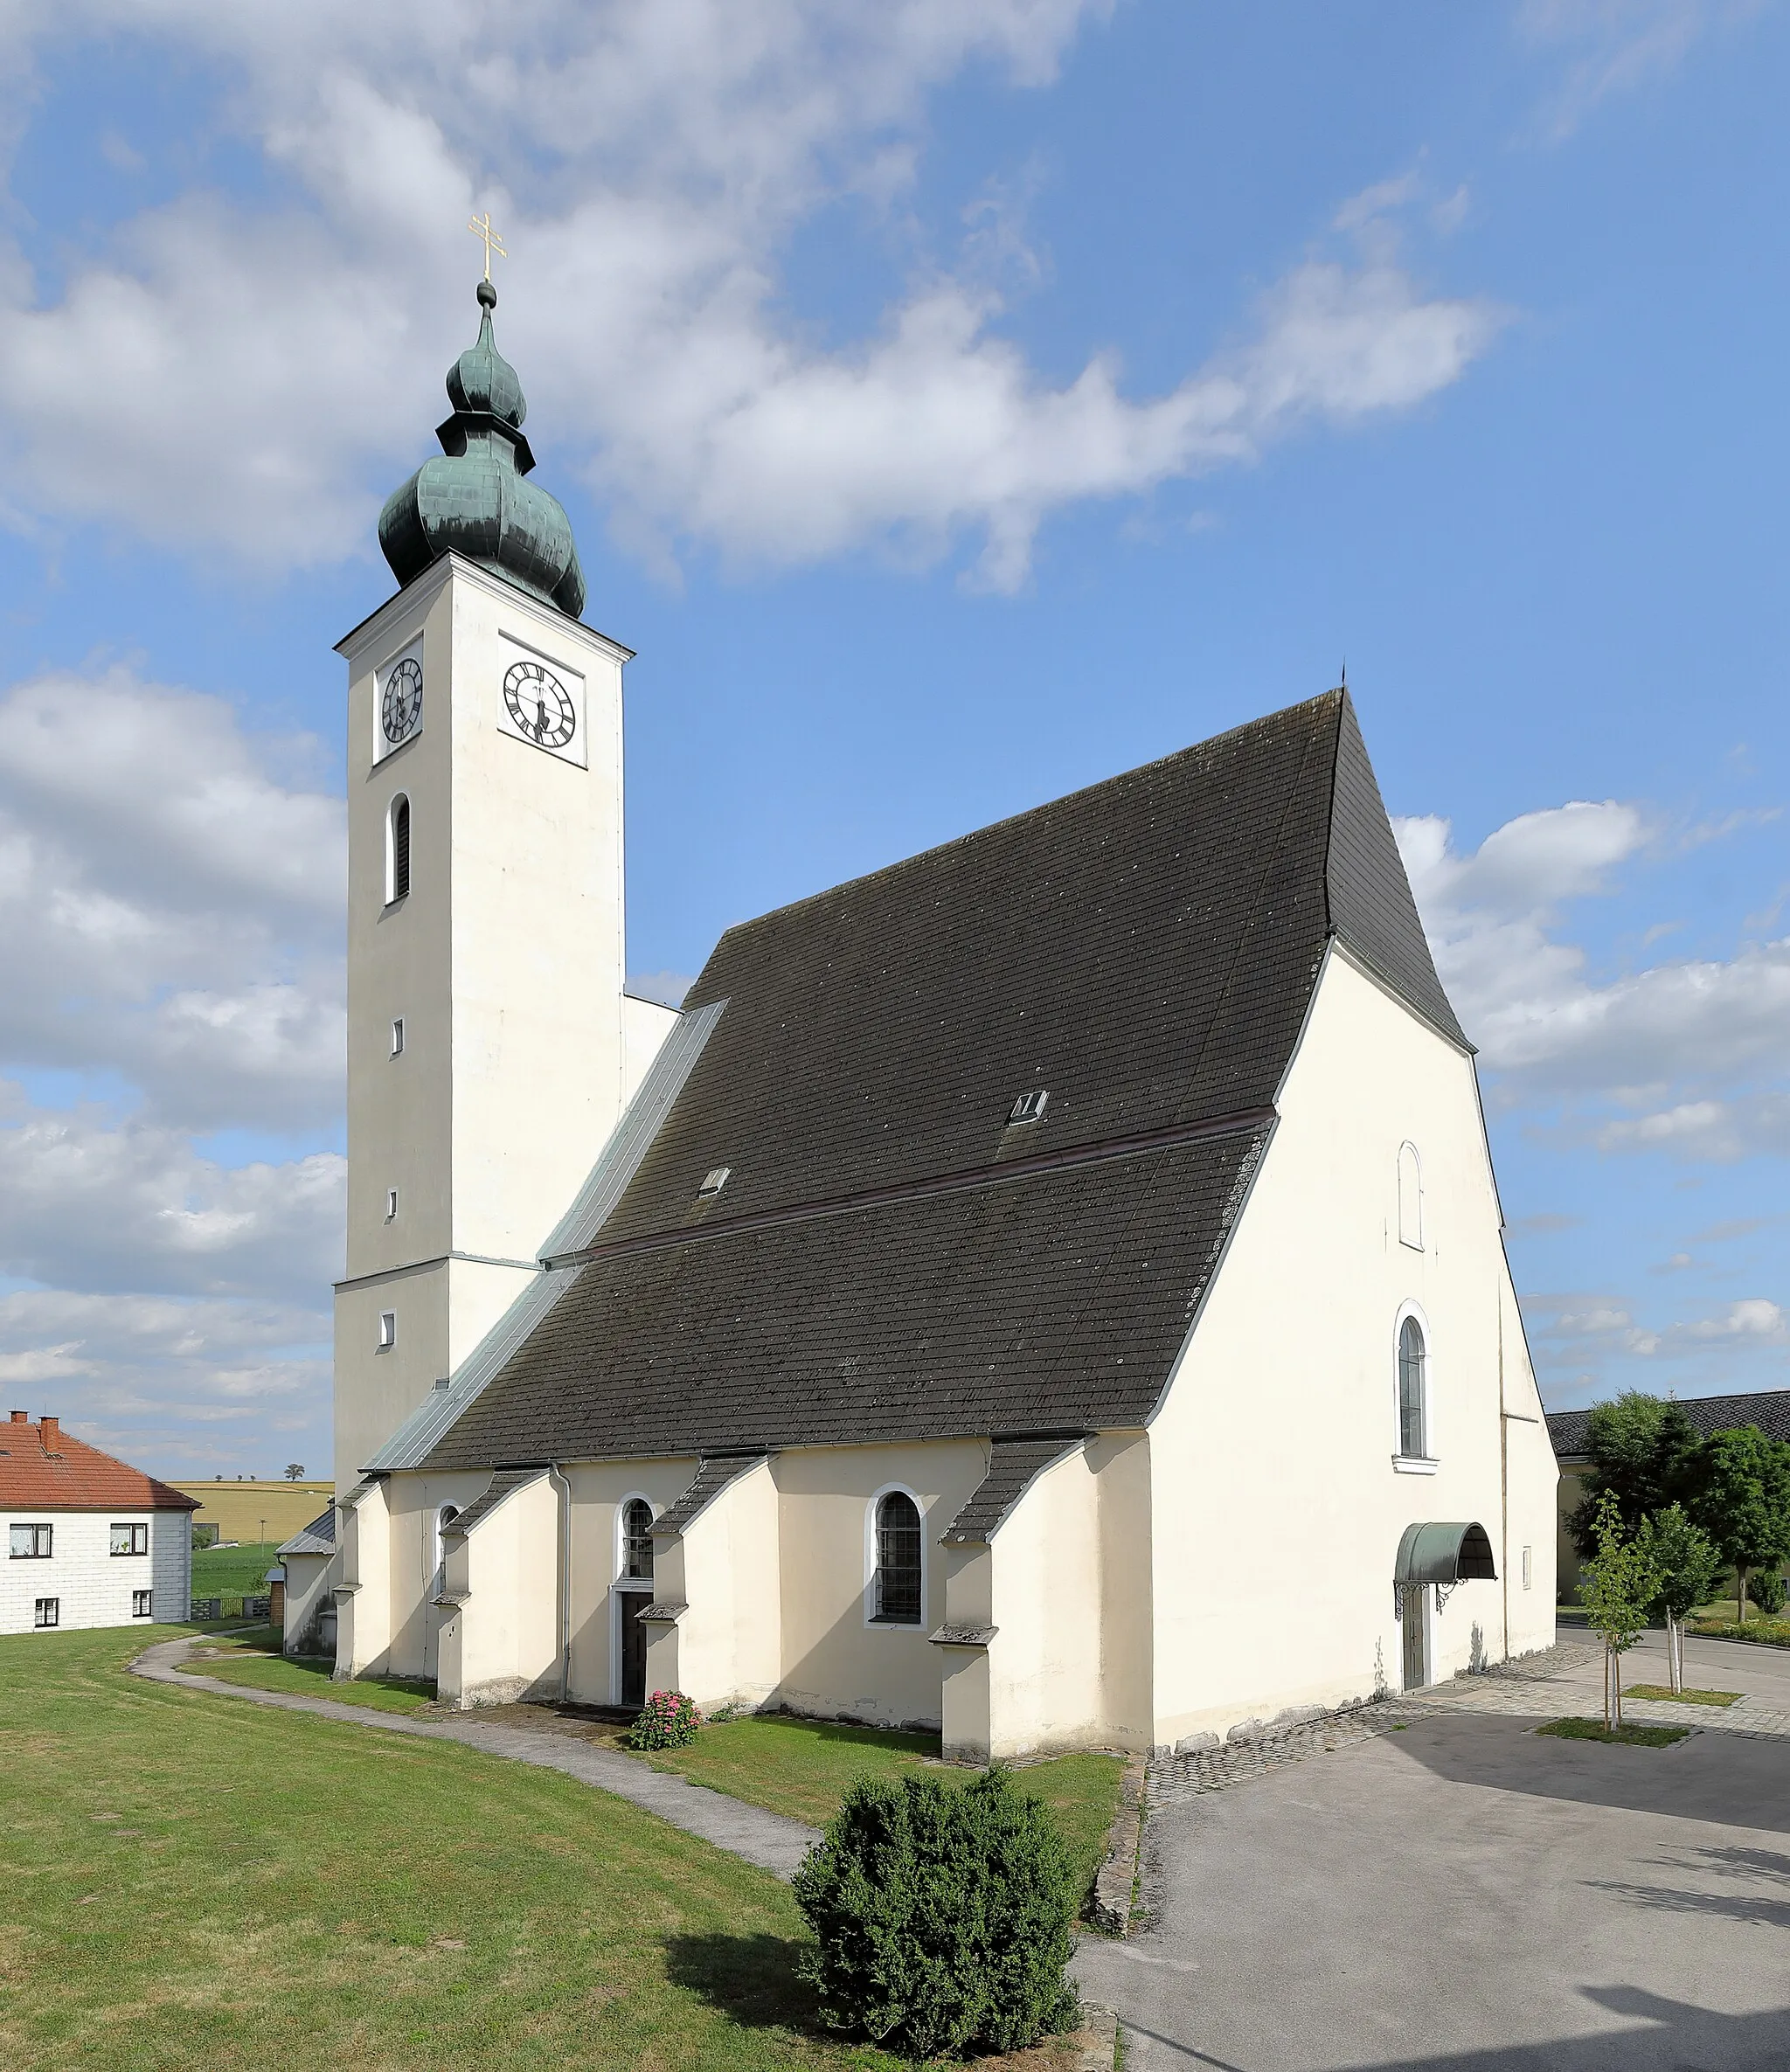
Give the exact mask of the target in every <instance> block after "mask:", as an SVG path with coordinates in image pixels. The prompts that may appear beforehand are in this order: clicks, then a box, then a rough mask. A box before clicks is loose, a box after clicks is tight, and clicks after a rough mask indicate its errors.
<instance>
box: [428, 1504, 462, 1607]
mask: <svg viewBox="0 0 1790 2072" xmlns="http://www.w3.org/2000/svg"><path fill="white" fill-rule="evenodd" d="M459 1515H460V1507H459V1505H458V1504H443V1505H442V1507H441V1509H440V1510H439V1511H437V1512H436V1514H435V1587H434V1589H433V1590H431V1591H430V1592H429V1595H430V1596H431V1597H440V1596H441V1592H442V1591H443V1590H445V1589H446V1588H447V1587H448V1549H446V1548H445V1547H444V1546H443V1545H442V1544H441V1535H442V1534H443V1533H445V1532H446V1531H447V1529H448V1527H449V1526H450V1525H452V1524H453V1522H454V1520H455V1519H456V1518H458V1517H459Z"/></svg>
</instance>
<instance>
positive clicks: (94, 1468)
mask: <svg viewBox="0 0 1790 2072" xmlns="http://www.w3.org/2000/svg"><path fill="white" fill-rule="evenodd" d="M196 1510H198V1500H197V1499H195V1498H193V1497H190V1496H188V1495H186V1494H185V1493H184V1492H182V1491H181V1490H178V1489H170V1487H169V1486H168V1485H167V1484H166V1483H165V1482H158V1481H157V1480H156V1478H155V1477H154V1476H153V1475H146V1474H144V1473H142V1471H141V1470H140V1469H137V1468H134V1467H127V1466H125V1464H124V1462H123V1461H121V1460H115V1459H114V1458H113V1457H112V1455H111V1454H109V1453H102V1452H100V1451H99V1449H98V1448H97V1447H95V1446H89V1445H85V1444H84V1443H83V1442H82V1441H81V1440H80V1439H77V1438H71V1437H70V1436H69V1434H68V1433H67V1432H66V1431H63V1430H62V1428H61V1424H60V1423H59V1420H58V1419H57V1418H55V1417H41V1418H38V1419H36V1420H33V1419H32V1418H31V1417H30V1415H29V1414H28V1413H27V1412H26V1411H24V1410H14V1411H13V1412H12V1414H11V1416H10V1417H9V1418H8V1420H7V1422H6V1423H5V1424H3V1425H0V1533H3V1534H4V1536H5V1544H6V1565H5V1567H4V1569H3V1570H0V1633H29V1632H58V1631H59V1630H60V1629H62V1628H65V1627H69V1626H123V1625H151V1624H153V1623H154V1622H155V1621H156V1620H157V1619H163V1620H170V1621H176V1622H177V1621H179V1620H182V1619H184V1618H185V1617H186V1616H187V1612H188V1610H189V1609H190V1606H191V1597H192V1523H191V1520H192V1514H193V1513H194V1512H195V1511H196Z"/></svg>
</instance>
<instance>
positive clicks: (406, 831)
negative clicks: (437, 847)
mask: <svg viewBox="0 0 1790 2072" xmlns="http://www.w3.org/2000/svg"><path fill="white" fill-rule="evenodd" d="M409 897H410V800H408V799H406V797H405V795H404V793H402V792H399V794H398V796H397V797H396V798H395V799H394V800H392V807H391V810H390V811H389V812H388V813H387V814H386V815H385V904H386V905H387V906H390V905H391V904H392V901H393V900H394V899H407V898H409Z"/></svg>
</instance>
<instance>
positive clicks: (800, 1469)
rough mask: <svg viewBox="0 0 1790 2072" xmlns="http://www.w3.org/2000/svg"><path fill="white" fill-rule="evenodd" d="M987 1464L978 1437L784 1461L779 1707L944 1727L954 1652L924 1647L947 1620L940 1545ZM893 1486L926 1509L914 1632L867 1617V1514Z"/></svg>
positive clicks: (780, 1470)
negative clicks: (945, 1682) (945, 1687)
mask: <svg viewBox="0 0 1790 2072" xmlns="http://www.w3.org/2000/svg"><path fill="white" fill-rule="evenodd" d="M987 1458H988V1456H987V1449H986V1448H985V1447H984V1446H983V1445H982V1443H981V1442H980V1441H979V1440H975V1439H947V1440H940V1441H938V1442H937V1443H935V1444H932V1445H912V1446H828V1447H813V1448H803V1449H800V1450H797V1451H794V1452H787V1453H782V1454H780V1455H778V1456H777V1459H776V1460H775V1463H774V1480H775V1482H776V1486H777V1490H778V1498H779V1501H778V1515H779V1519H780V1521H781V1536H782V1569H781V1578H780V1583H781V1627H782V1651H783V1669H782V1680H781V1683H780V1685H779V1687H778V1689H777V1692H776V1693H775V1695H774V1702H775V1703H778V1704H781V1705H784V1706H787V1708H789V1709H790V1710H792V1711H794V1712H807V1713H815V1714H820V1715H828V1716H830V1715H844V1716H847V1717H850V1718H852V1719H860V1720H864V1721H866V1722H871V1723H872V1724H878V1725H895V1724H898V1723H900V1722H923V1723H925V1724H926V1725H927V1726H929V1727H934V1728H936V1727H939V1726H940V1725H941V1710H940V1689H941V1683H942V1679H943V1675H944V1673H945V1669H946V1667H947V1665H946V1664H945V1662H944V1661H943V1660H941V1657H942V1656H943V1655H944V1654H945V1653H947V1651H946V1650H944V1649H941V1648H937V1647H934V1646H932V1645H931V1643H930V1642H929V1641H928V1639H927V1638H926V1636H927V1634H928V1633H930V1632H933V1631H934V1630H935V1629H936V1628H937V1627H938V1626H939V1625H940V1623H941V1622H942V1619H943V1617H944V1597H943V1589H944V1577H945V1555H944V1549H942V1548H940V1546H939V1544H938V1539H939V1535H940V1533H941V1532H943V1530H944V1529H945V1527H946V1525H947V1523H948V1522H949V1521H950V1520H951V1519H952V1518H953V1517H954V1515H955V1514H956V1513H957V1512H958V1511H959V1510H960V1509H961V1507H962V1506H963V1505H964V1503H965V1502H966V1501H968V1498H969V1495H970V1493H971V1492H972V1491H973V1490H974V1489H975V1486H976V1485H977V1483H979V1482H980V1481H981V1480H982V1476H983V1473H985V1471H986V1465H987ZM892 1484H894V1485H898V1486H901V1487H904V1488H905V1489H907V1490H909V1491H910V1492H911V1493H912V1495H913V1496H914V1497H915V1499H916V1500H917V1501H918V1503H919V1511H920V1540H921V1545H922V1547H923V1548H924V1549H925V1556H926V1578H925V1602H924V1606H923V1615H922V1618H921V1622H920V1624H919V1625H918V1626H883V1625H871V1623H870V1622H869V1621H868V1619H867V1618H866V1611H867V1609H868V1606H867V1601H866V1594H865V1593H866V1585H867V1583H868V1580H869V1577H868V1572H867V1569H866V1558H865V1551H866V1550H865V1524H866V1520H867V1517H868V1514H869V1505H870V1501H871V1497H872V1496H873V1495H874V1493H876V1492H877V1491H878V1490H879V1489H882V1488H884V1487H885V1486H889V1485H892ZM692 1602H694V1600H692Z"/></svg>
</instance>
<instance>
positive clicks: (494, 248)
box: [466, 209, 510, 281]
mask: <svg viewBox="0 0 1790 2072" xmlns="http://www.w3.org/2000/svg"><path fill="white" fill-rule="evenodd" d="M466 227H467V228H468V230H469V231H470V232H472V234H473V235H474V237H475V238H482V239H484V240H485V279H486V280H487V281H489V279H490V278H491V254H492V253H496V255H497V257H498V258H499V259H508V258H509V256H510V254H509V253H507V252H506V251H505V250H504V249H503V239H502V238H500V237H499V236H498V235H497V233H496V231H494V230H493V229H492V228H491V211H489V209H487V210H486V211H485V212H484V214H483V215H482V216H475V217H474V218H473V219H472V221H471V222H470V223H468V225H467V226H466Z"/></svg>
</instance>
